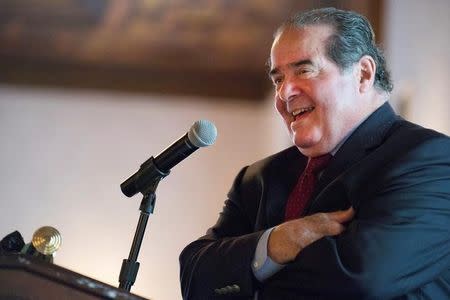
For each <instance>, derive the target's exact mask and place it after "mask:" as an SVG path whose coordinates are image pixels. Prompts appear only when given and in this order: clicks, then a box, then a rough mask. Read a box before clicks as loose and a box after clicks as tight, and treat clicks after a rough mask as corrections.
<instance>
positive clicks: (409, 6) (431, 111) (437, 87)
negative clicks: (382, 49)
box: [384, 0, 450, 135]
mask: <svg viewBox="0 0 450 300" xmlns="http://www.w3.org/2000/svg"><path fill="white" fill-rule="evenodd" d="M449 12H450V1H448V0H429V1H423V0H387V1H386V25H385V26H384V27H385V31H386V32H385V34H384V36H385V38H386V41H385V45H386V56H387V59H388V62H389V65H390V68H391V70H392V75H393V78H394V81H395V89H394V93H393V97H392V102H393V103H394V104H395V105H397V107H399V108H400V107H403V110H404V113H403V115H404V116H405V117H406V118H407V119H409V120H411V121H413V122H415V123H419V124H421V125H422V126H425V127H429V128H433V129H436V130H438V131H441V132H444V133H446V134H447V135H449V134H450V84H449V79H450V55H449V53H450V51H449V49H450V34H449V30H450V18H449V16H448V15H449ZM400 110H401V109H399V111H400Z"/></svg>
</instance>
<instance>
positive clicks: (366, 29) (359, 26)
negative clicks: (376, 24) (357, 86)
mask: <svg viewBox="0 0 450 300" xmlns="http://www.w3.org/2000/svg"><path fill="white" fill-rule="evenodd" d="M309 25H329V26H331V27H332V28H333V29H334V33H333V34H332V35H331V36H330V38H329V39H328V41H327V46H326V47H327V49H326V50H327V56H328V58H329V59H331V60H332V61H334V62H335V63H336V64H337V66H338V67H339V68H340V69H341V70H342V71H344V70H346V69H347V68H348V67H350V66H352V65H353V64H355V63H356V62H358V61H359V60H360V59H361V57H363V56H364V55H369V56H371V57H372V58H373V60H374V61H375V64H376V73H375V82H374V85H375V87H376V88H378V89H380V90H381V91H385V92H388V93H389V92H391V91H392V89H393V84H392V81H391V75H390V74H389V71H388V70H387V69H386V62H385V59H384V56H383V53H382V51H381V50H380V49H379V48H378V47H377V45H376V43H375V34H374V32H373V29H372V26H371V25H370V23H369V21H368V20H367V19H366V18H365V17H364V16H362V15H360V14H358V13H355V12H352V11H344V10H339V9H336V8H332V7H328V8H320V9H314V10H310V11H306V12H300V13H297V14H296V15H294V16H293V17H291V18H290V19H289V20H287V21H286V22H285V23H284V24H283V25H281V26H280V28H279V29H278V30H277V32H276V34H275V35H279V34H280V33H281V32H283V30H284V29H286V28H288V27H296V28H302V27H305V26H309Z"/></svg>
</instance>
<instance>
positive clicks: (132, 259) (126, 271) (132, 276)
mask: <svg viewBox="0 0 450 300" xmlns="http://www.w3.org/2000/svg"><path fill="white" fill-rule="evenodd" d="M157 185H158V183H156V184H155V185H154V186H153V189H152V190H153V191H150V192H148V193H146V194H145V195H144V198H143V199H142V202H141V206H140V207H139V210H140V211H141V213H140V216H139V222H138V225H137V228H136V233H135V234H134V239H133V244H132V246H131V250H130V255H129V256H128V259H124V260H123V261H122V268H121V269H120V275H119V283H120V285H119V288H121V289H124V290H126V291H128V292H129V291H130V289H131V286H132V285H133V284H134V282H135V281H136V276H137V273H138V270H139V263H138V262H137V258H138V255H139V250H140V249H141V244H142V239H143V238H144V233H145V227H146V226H147V221H148V218H149V216H150V214H151V213H153V210H154V208H155V201H156V195H155V192H154V191H155V190H156V186H157Z"/></svg>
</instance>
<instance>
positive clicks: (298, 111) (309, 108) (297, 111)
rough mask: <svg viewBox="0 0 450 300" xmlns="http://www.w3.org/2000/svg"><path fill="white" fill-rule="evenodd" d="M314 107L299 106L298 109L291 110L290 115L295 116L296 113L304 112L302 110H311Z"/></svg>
mask: <svg viewBox="0 0 450 300" xmlns="http://www.w3.org/2000/svg"><path fill="white" fill-rule="evenodd" d="M313 109H314V107H305V108H300V109H297V110H294V111H293V112H292V116H294V117H295V116H297V115H299V114H301V113H304V112H308V111H312V110H313Z"/></svg>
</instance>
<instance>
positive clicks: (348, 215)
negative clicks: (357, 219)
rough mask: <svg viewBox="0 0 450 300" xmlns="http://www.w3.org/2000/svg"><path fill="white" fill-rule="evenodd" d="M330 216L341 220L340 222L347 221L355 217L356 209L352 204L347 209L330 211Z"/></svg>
mask: <svg viewBox="0 0 450 300" xmlns="http://www.w3.org/2000/svg"><path fill="white" fill-rule="evenodd" d="M328 216H329V218H330V219H331V220H333V221H336V222H339V223H346V222H348V221H350V220H351V219H353V217H354V216H355V210H354V209H353V207H351V206H350V208H348V209H346V210H338V211H334V212H331V213H328Z"/></svg>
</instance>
